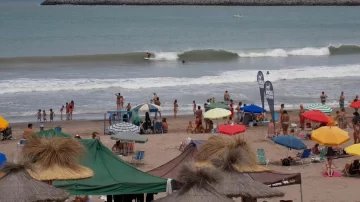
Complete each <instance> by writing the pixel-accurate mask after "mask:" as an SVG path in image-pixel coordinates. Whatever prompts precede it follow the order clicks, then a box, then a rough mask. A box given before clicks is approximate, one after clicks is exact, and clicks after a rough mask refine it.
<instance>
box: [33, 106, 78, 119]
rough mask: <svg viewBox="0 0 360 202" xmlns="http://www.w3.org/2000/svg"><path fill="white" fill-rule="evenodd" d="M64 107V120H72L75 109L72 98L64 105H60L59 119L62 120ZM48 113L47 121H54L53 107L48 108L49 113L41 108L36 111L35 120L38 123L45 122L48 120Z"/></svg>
mask: <svg viewBox="0 0 360 202" xmlns="http://www.w3.org/2000/svg"><path fill="white" fill-rule="evenodd" d="M64 109H65V119H66V120H72V118H73V112H74V111H75V102H74V101H73V100H71V102H67V103H66V104H65V106H64V105H62V106H61V108H60V120H63V113H64ZM48 115H49V122H53V121H54V117H55V112H54V110H53V109H50V110H49V113H48V114H47V113H46V110H45V109H43V110H41V109H39V110H38V112H37V113H36V117H37V122H38V123H42V122H43V123H46V122H48Z"/></svg>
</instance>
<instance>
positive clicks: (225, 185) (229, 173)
mask: <svg viewBox="0 0 360 202" xmlns="http://www.w3.org/2000/svg"><path fill="white" fill-rule="evenodd" d="M242 151H243V150H242V149H241V148H235V149H232V150H230V151H229V153H228V154H227V155H226V156H224V158H222V159H214V160H213V161H212V163H213V165H214V166H215V167H217V168H218V169H220V170H221V171H222V175H223V180H221V181H220V182H219V183H217V184H215V185H214V187H215V189H216V190H218V191H219V192H220V193H222V194H224V195H226V196H228V197H242V198H251V199H256V198H272V197H283V196H284V193H282V192H280V191H278V190H276V189H273V188H270V187H269V186H267V185H265V184H263V183H261V182H258V181H255V180H253V179H252V178H251V177H250V176H249V175H248V174H246V173H240V172H238V171H237V167H238V166H237V165H239V164H241V161H242V160H243V159H244V157H243V154H242V153H241V152H242Z"/></svg>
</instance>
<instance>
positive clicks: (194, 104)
mask: <svg viewBox="0 0 360 202" xmlns="http://www.w3.org/2000/svg"><path fill="white" fill-rule="evenodd" d="M193 112H194V116H195V115H196V103H195V100H194V101H193Z"/></svg>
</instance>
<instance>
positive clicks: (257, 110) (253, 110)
mask: <svg viewBox="0 0 360 202" xmlns="http://www.w3.org/2000/svg"><path fill="white" fill-rule="evenodd" d="M240 109H241V110H243V111H244V112H248V113H254V114H260V113H264V112H266V110H265V109H264V108H262V107H259V106H257V105H254V104H252V105H248V106H245V107H241V108H240Z"/></svg>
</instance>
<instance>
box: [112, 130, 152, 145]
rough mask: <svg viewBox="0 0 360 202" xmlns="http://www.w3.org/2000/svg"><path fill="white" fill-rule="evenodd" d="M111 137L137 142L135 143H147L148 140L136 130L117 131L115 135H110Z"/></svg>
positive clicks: (122, 140)
mask: <svg viewBox="0 0 360 202" xmlns="http://www.w3.org/2000/svg"><path fill="white" fill-rule="evenodd" d="M110 139H112V140H117V141H121V142H135V143H145V142H147V141H148V139H147V137H145V136H142V135H139V134H137V133H134V132H123V133H115V134H114V135H111V136H110Z"/></svg>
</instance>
